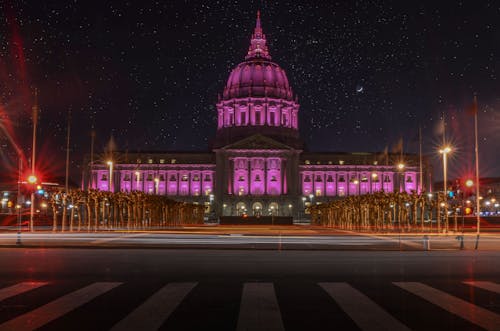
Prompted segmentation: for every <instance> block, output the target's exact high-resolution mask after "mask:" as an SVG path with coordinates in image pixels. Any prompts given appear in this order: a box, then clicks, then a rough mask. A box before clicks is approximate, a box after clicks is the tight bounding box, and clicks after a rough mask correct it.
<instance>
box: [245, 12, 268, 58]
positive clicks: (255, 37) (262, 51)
mask: <svg viewBox="0 0 500 331" xmlns="http://www.w3.org/2000/svg"><path fill="white" fill-rule="evenodd" d="M256 58H262V59H265V60H271V56H270V55H269V51H268V49H267V45H266V36H265V35H264V33H262V27H261V24H260V10H257V20H256V22H255V29H254V31H253V34H252V39H251V40H250V48H249V49H248V54H247V56H245V60H250V59H256Z"/></svg>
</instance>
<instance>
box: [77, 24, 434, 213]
mask: <svg viewBox="0 0 500 331" xmlns="http://www.w3.org/2000/svg"><path fill="white" fill-rule="evenodd" d="M217 118H218V120H217V131H216V133H215V139H214V143H213V145H212V146H211V150H210V151H207V152H165V153H163V152H152V153H130V152H127V153H116V152H115V153H113V160H112V162H107V161H108V160H102V161H100V162H95V163H94V164H93V165H92V166H91V169H90V178H89V179H88V180H86V183H85V186H86V187H90V188H94V189H99V190H104V191H107V190H110V191H113V192H118V191H125V192H129V191H133V190H139V191H143V192H146V193H148V194H159V195H166V196H169V197H172V199H175V200H181V201H188V202H194V203H198V204H204V205H206V206H207V208H206V210H207V212H209V211H215V213H216V215H218V216H236V215H250V216H255V215H264V216H265V215H278V216H293V217H301V216H302V215H303V213H304V210H305V209H306V206H308V205H310V204H311V203H313V204H316V203H321V202H323V201H328V200H331V199H335V198H339V197H345V196H349V195H359V194H368V193H373V192H377V191H381V190H383V191H385V192H394V191H406V192H408V193H410V192H411V191H414V190H416V191H419V190H421V187H423V186H422V184H421V183H420V174H419V163H418V161H419V160H418V156H417V155H404V156H403V157H404V164H403V163H402V162H403V160H401V159H400V157H401V155H400V154H397V155H387V154H383V153H330V152H328V153H314V152H308V151H305V150H304V148H303V142H302V140H301V138H300V134H299V126H298V123H299V104H298V102H297V97H296V96H295V95H294V93H293V91H292V88H291V86H290V84H289V82H288V78H287V75H286V73H285V71H284V70H283V69H282V68H281V67H280V66H279V65H278V64H276V63H275V62H272V60H271V56H270V55H269V51H268V47H267V45H266V36H265V35H264V34H263V31H262V28H261V23H260V17H259V15H258V16H257V22H256V26H255V30H254V33H253V35H252V37H251V41H250V47H249V49H248V53H247V55H246V57H245V61H243V62H242V63H240V64H238V65H237V66H236V68H234V69H233V70H232V72H231V74H230V75H229V78H228V80H227V84H226V86H225V87H224V90H223V91H222V95H221V97H220V99H219V101H218V103H217ZM426 168H427V167H426ZM426 168H425V169H426ZM425 169H424V172H426V170H425ZM423 178H424V181H427V179H426V178H425V176H424V177H423Z"/></svg>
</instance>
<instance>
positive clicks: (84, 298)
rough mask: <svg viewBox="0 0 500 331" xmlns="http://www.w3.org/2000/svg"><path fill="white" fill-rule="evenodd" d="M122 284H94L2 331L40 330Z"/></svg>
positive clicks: (12, 322)
mask: <svg viewBox="0 0 500 331" xmlns="http://www.w3.org/2000/svg"><path fill="white" fill-rule="evenodd" d="M121 284H122V283H108V282H100V283H93V284H91V285H89V286H86V287H84V288H81V289H79V290H76V291H74V292H71V293H69V294H66V295H64V296H62V297H60V298H58V299H56V300H54V301H51V302H49V303H48V304H46V305H43V306H41V307H39V308H36V309H34V310H32V311H30V312H28V313H26V314H23V315H21V316H18V317H16V318H14V319H11V320H9V321H7V322H5V323H3V324H1V325H0V331H12V330H16V331H31V330H35V329H38V328H40V327H41V326H43V325H45V324H47V323H49V322H51V321H53V320H55V319H57V318H59V317H61V316H63V315H64V314H67V313H69V312H70V311H72V310H74V309H76V308H78V307H79V306H81V305H83V304H85V303H87V302H89V301H91V300H92V299H94V298H96V297H98V296H99V295H101V294H104V293H106V292H108V291H110V290H111V289H113V288H115V287H117V286H118V285H121Z"/></svg>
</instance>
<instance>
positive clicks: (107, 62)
mask: <svg viewBox="0 0 500 331" xmlns="http://www.w3.org/2000/svg"><path fill="white" fill-rule="evenodd" d="M258 9H260V10H261V17H262V26H263V29H264V33H265V34H266V36H267V40H268V45H269V50H270V54H271V56H272V58H273V61H275V62H277V63H278V64H279V65H280V66H281V67H282V68H283V69H285V71H286V72H287V74H288V78H289V80H290V84H291V86H292V88H293V90H294V92H295V93H296V94H297V95H298V97H299V103H300V105H301V108H300V112H299V116H300V122H299V127H300V131H301V135H302V137H303V139H304V141H305V142H306V145H307V148H308V149H309V150H312V151H346V152H350V151H367V152H370V151H383V150H384V149H385V148H388V149H389V151H390V150H391V149H392V148H393V147H394V145H396V144H397V143H398V141H399V140H400V138H401V137H403V141H404V149H405V151H408V152H417V151H418V140H417V136H418V127H419V126H422V130H423V135H424V151H425V152H426V153H429V154H430V155H431V158H432V159H433V160H434V163H435V164H436V169H435V177H436V178H439V177H440V176H441V171H440V168H439V164H440V163H439V162H440V161H439V160H440V159H439V156H438V155H437V152H436V150H437V148H438V144H440V143H441V140H442V137H441V133H440V125H439V123H440V119H441V116H442V113H444V114H446V123H447V125H446V133H447V139H448V140H450V141H451V142H452V143H453V145H454V146H456V148H455V151H454V153H453V156H452V158H451V160H450V170H449V171H450V175H449V176H451V177H454V176H463V175H464V174H465V173H472V172H473V167H474V163H473V162H474V161H473V117H472V116H470V115H469V114H467V109H468V108H469V106H470V104H471V103H472V97H473V94H474V92H476V93H477V96H478V103H479V127H480V130H479V131H480V136H479V137H480V153H481V157H480V165H481V172H482V175H483V176H500V165H499V162H498V160H499V159H500V152H499V151H498V149H499V147H500V146H499V141H500V129H499V128H500V111H499V110H500V26H499V24H500V2H499V1H495V0H491V1H426V2H421V1H394V2H389V1H338V2H334V1H309V2H307V1H304V2H300V1H282V2H280V1H146V0H144V1H99V2H97V1H96V2H94V1H85V0H81V1H79V0H73V1H69V0H68V1H66V0H65V1H22V0H16V1H6V0H3V1H2V2H0V19H1V20H0V102H1V108H0V116H1V117H0V118H1V120H2V123H3V126H4V127H5V128H6V129H7V130H12V132H13V135H14V136H15V139H16V141H17V142H18V143H19V145H20V146H21V147H22V148H23V149H24V150H25V151H26V153H29V151H30V147H29V146H30V143H31V121H30V118H31V115H30V109H31V105H32V99H33V98H32V96H31V95H30V93H31V92H30V91H31V90H32V89H33V88H34V87H35V86H36V87H38V88H39V90H40V97H39V103H40V108H41V113H40V118H39V119H40V124H39V125H40V130H39V131H38V132H39V150H40V151H41V152H40V156H39V162H40V167H41V168H45V169H47V170H46V171H49V172H52V173H55V174H56V173H58V174H64V160H65V139H66V121H67V112H68V110H69V109H71V110H72V131H71V133H72V140H71V151H72V154H71V159H72V167H71V168H72V173H73V175H74V180H78V175H79V172H80V170H78V169H79V168H80V167H81V164H82V156H83V155H84V154H86V153H87V154H88V153H89V151H90V132H91V128H92V126H95V131H96V144H95V150H96V153H103V152H104V149H105V147H106V146H107V145H109V143H110V141H111V140H113V142H114V143H113V144H114V146H115V148H116V149H118V150H136V151H137V150H140V151H151V150H177V151H183V150H208V143H209V140H210V139H211V138H212V137H213V136H214V135H215V130H216V109H215V103H216V102H217V95H218V94H219V93H222V90H223V87H224V85H225V83H226V79H227V77H228V76H229V73H230V71H231V69H232V68H233V67H234V66H235V65H237V64H238V63H239V62H241V61H243V59H244V56H245V54H246V51H247V49H248V45H249V40H250V35H251V33H252V31H253V28H254V25H255V16H256V12H257V10H258ZM2 135H3V133H2V132H0V136H2ZM3 136H5V135H3ZM2 141H3V143H2V155H1V158H2V159H1V160H0V162H2V163H1V164H2V165H1V167H6V168H7V167H8V166H14V167H15V161H13V160H12V158H9V157H8V154H9V149H10V147H9V146H10V145H9V143H8V142H7V141H6V139H5V138H4V139H3V140H2ZM13 162H14V163H13Z"/></svg>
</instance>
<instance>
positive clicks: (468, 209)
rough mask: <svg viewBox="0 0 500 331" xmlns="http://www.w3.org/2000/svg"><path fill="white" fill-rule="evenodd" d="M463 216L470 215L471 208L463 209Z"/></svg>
mask: <svg viewBox="0 0 500 331" xmlns="http://www.w3.org/2000/svg"><path fill="white" fill-rule="evenodd" d="M464 214H465V215H470V214H472V208H471V207H465V209H464Z"/></svg>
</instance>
